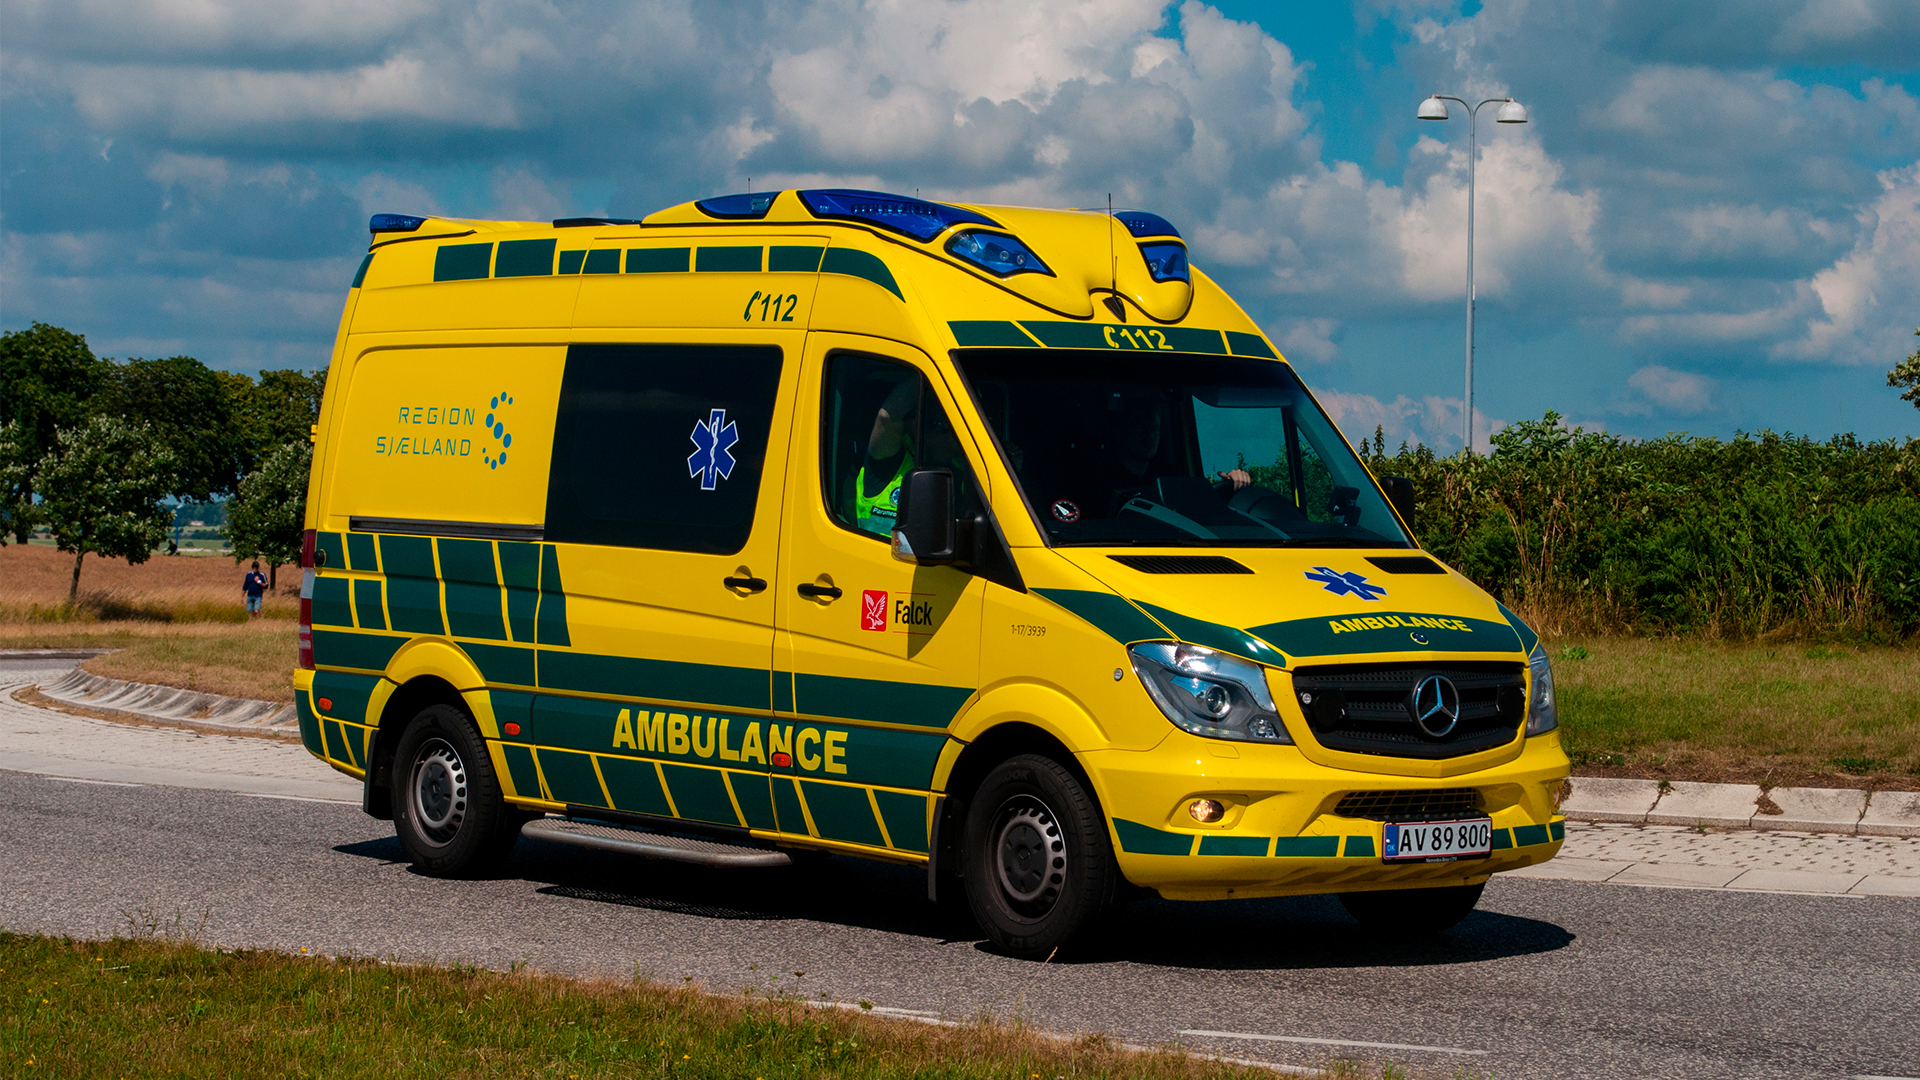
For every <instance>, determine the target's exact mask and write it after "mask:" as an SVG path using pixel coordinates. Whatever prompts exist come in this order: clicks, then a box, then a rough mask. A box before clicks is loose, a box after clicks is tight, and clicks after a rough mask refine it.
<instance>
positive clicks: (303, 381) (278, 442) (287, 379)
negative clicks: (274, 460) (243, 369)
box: [219, 368, 327, 476]
mask: <svg viewBox="0 0 1920 1080" xmlns="http://www.w3.org/2000/svg"><path fill="white" fill-rule="evenodd" d="M219 374H220V379H221V381H222V382H223V383H224V384H225V385H226V387H227V390H228V393H229V395H230V396H231V398H232V401H233V416H234V421H235V423H236V424H237V425H238V429H239V432H240V435H241V439H242V442H243V444H244V445H243V446H242V448H241V452H240V465H241V469H240V472H241V475H243V476H244V475H246V474H247V473H250V472H253V471H254V470H256V469H258V468H260V467H261V465H262V464H263V463H264V462H265V461H266V459H267V457H268V456H269V455H271V454H272V453H274V451H276V450H278V449H279V448H280V447H282V446H285V445H287V444H288V443H291V442H301V443H304V442H306V441H307V440H308V436H309V435H310V434H311V431H312V428H313V425H314V423H315V422H316V421H318V420H319V419H320V396H321V394H323V393H324V392H325V391H326V388H327V370H326V369H325V368H321V369H320V370H318V371H297V370H293V369H286V370H279V371H263V372H261V373H260V381H259V382H258V383H255V382H254V381H253V380H251V379H249V378H247V377H246V376H245V375H232V374H228V373H226V372H221V373H219Z"/></svg>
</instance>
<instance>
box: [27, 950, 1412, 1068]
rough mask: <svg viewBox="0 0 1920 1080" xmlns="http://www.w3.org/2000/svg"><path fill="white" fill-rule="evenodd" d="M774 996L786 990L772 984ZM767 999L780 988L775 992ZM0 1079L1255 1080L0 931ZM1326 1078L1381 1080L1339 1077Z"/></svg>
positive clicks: (313, 961) (517, 987) (746, 998)
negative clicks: (1108, 1079) (709, 1079)
mask: <svg viewBox="0 0 1920 1080" xmlns="http://www.w3.org/2000/svg"><path fill="white" fill-rule="evenodd" d="M789 981H791V980H789ZM783 985H784V984H783ZM0 1074H4V1075H7V1076H18V1077H44V1078H49V1080H51V1078H55V1077H60V1078H67V1077H74V1078H86V1080H97V1078H110V1077H210V1078H211V1077H218V1078H223V1080H224V1078H227V1077H274V1078H276V1080H277V1078H282V1077H286V1078H292V1077H312V1076H326V1077H330V1078H331V1077H341V1078H354V1077H367V1078H369V1080H373V1078H377V1080H408V1078H415V1077H418V1078H423V1080H424V1078H429V1077H431V1078H434V1080H440V1078H447V1077H476V1078H478V1077H503V1078H504V1077H541V1078H557V1080H583V1078H588V1077H593V1078H600V1077H612V1078H625V1077H641V1076H645V1077H676V1078H680V1077H684V1078H705V1077H712V1078H715V1080H720V1078H725V1080H736V1078H763V1080H784V1078H801V1077H828V1076H831V1077H856V1078H866V1077H873V1078H880V1077H909V1076H911V1077H943V1078H952V1080H970V1078H975V1077H978V1078H981V1080H986V1078H994V1080H1004V1078H1015V1080H1035V1078H1053V1077H1062V1078H1083V1077H1120V1076H1127V1077H1147V1078H1167V1080H1176V1078H1178V1080H1187V1078H1214V1077H1222V1078H1224V1077H1256V1076H1257V1077H1261V1078H1263V1080H1264V1078H1267V1077H1271V1076H1272V1075H1273V1074H1272V1073H1269V1072H1267V1071H1266V1070H1264V1069H1249V1068H1246V1067H1244V1066H1235V1065H1229V1064H1225V1063H1221V1062H1213V1061H1208V1060H1205V1059H1203V1058H1196V1057H1191V1056H1188V1055H1186V1054H1184V1053H1181V1052H1179V1051H1177V1050H1171V1049H1169V1050H1164V1051H1158V1052H1148V1053H1143V1052H1137V1051H1129V1050H1125V1049H1122V1048H1120V1047H1117V1046H1115V1045H1114V1044H1112V1043H1111V1042H1109V1041H1107V1040H1106V1039H1103V1038H1099V1037H1087V1038H1081V1039H1077V1040H1070V1041H1068V1040H1058V1039H1051V1038H1047V1037H1044V1036H1041V1035H1039V1034H1036V1033H1034V1032H1032V1031H1028V1030H1025V1029H1023V1028H1021V1027H1018V1026H1007V1025H1003V1024H993V1023H984V1022H982V1023H971V1024H967V1025H964V1026H958V1027H935V1026H931V1025H925V1024H917V1023H911V1022H905V1021H895V1020H883V1019H879V1018H875V1017H871V1016H865V1015H861V1014H859V1013H857V1012H853V1011H850V1010H842V1009H835V1008H817V1007H808V1006H807V1005H805V1004H804V1003H802V1002H799V1001H796V1000H793V999H792V998H790V997H782V996H780V995H778V994H773V993H768V992H755V993H749V994H742V995H737V996H724V997H723V996H715V995H709V994H702V993H699V992H696V991H693V990H691V989H686V988H682V987H663V986H658V985H654V984H649V983H642V982H633V983H618V982H611V981H577V980H570V979H564V978H558V977H554V976H546V975H538V974H533V973H530V972H525V971H520V972H514V973H511V974H501V973H497V972H489V971H481V970H476V969H473V968H440V967H418V966H400V965H386V964H382V963H379V962H375V961H369V960H335V959H327V958H320V957H301V956H289V955H284V954H279V953H268V952H232V951H226V950H220V949H204V948H200V947H197V946H195V945H193V944H191V943H190V942H187V941H182V940H159V939H146V940H134V939H125V938H120V939H114V940H111V941H105V942H92V943H88V942H76V941H70V940H66V939H58V938H47V937H29V936H22V935H16V934H7V933H0ZM1332 1075H1334V1076H1340V1077H1352V1078H1356V1080H1357V1078H1359V1077H1362V1076H1375V1075H1391V1076H1395V1077H1404V1076H1406V1073H1404V1072H1402V1071H1400V1070H1397V1069H1390V1070H1389V1071H1388V1072H1387V1073H1385V1074H1376V1073H1372V1072H1362V1071H1357V1070H1355V1069H1352V1068H1350V1067H1344V1068H1341V1069H1337V1070H1336V1071H1335V1072H1334V1073H1333V1074H1332Z"/></svg>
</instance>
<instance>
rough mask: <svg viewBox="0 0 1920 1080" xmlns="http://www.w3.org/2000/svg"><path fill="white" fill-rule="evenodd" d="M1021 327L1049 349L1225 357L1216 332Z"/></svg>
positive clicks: (1050, 324)
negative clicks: (1185, 353) (1112, 350)
mask: <svg viewBox="0 0 1920 1080" xmlns="http://www.w3.org/2000/svg"><path fill="white" fill-rule="evenodd" d="M1020 326H1021V327H1022V328H1023V329H1025V330H1026V331H1027V333H1029V334H1032V335H1033V336H1034V337H1036V338H1039V339H1040V343H1041V344H1043V345H1045V346H1047V347H1048V348H1050V349H1114V350H1121V351H1125V352H1142V351H1145V352H1189V353H1213V354H1216V355H1225V353H1226V351H1227V345H1226V340H1225V339H1224V338H1222V337H1221V336H1220V331H1218V330H1200V329H1196V328H1194V327H1189V326H1118V325H1115V324H1113V323H1092V322H1060V321H1051V320H1041V319H1023V320H1021V322H1020Z"/></svg>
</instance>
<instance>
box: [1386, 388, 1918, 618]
mask: <svg viewBox="0 0 1920 1080" xmlns="http://www.w3.org/2000/svg"><path fill="white" fill-rule="evenodd" d="M1493 444H1494V450H1493V453H1491V454H1489V455H1486V456H1484V457H1482V456H1472V457H1469V456H1464V455H1456V456H1454V457H1451V458H1438V457H1435V456H1434V454H1433V453H1432V451H1431V450H1428V449H1427V448H1425V447H1417V448H1414V449H1412V450H1409V449H1407V448H1406V447H1405V446H1402V447H1401V448H1400V450H1399V451H1398V452H1397V453H1395V454H1393V455H1388V454H1386V453H1385V446H1384V443H1383V442H1381V441H1378V439H1377V437H1376V441H1375V443H1374V444H1373V445H1371V446H1369V447H1365V450H1366V451H1367V454H1366V456H1367V459H1368V464H1369V465H1370V466H1371V467H1372V468H1373V470H1374V472H1375V473H1376V474H1393V475H1400V476H1405V477H1407V478H1409V479H1410V480H1412V481H1413V484H1414V489H1415V492H1416V494H1417V499H1418V504H1419V520H1418V521H1417V522H1416V531H1417V533H1418V535H1419V538H1420V541H1421V543H1422V546H1424V547H1425V548H1426V549H1427V550H1429V551H1431V552H1433V553H1434V554H1435V555H1437V556H1439V557H1440V558H1442V559H1444V560H1445V561H1447V562H1448V563H1450V564H1452V565H1453V566H1455V567H1456V568H1458V569H1459V570H1460V571H1461V572H1462V573H1464V574H1466V575H1467V576H1468V577H1471V578H1472V579H1473V580H1474V581H1476V582H1478V583H1479V584H1480V585H1481V586H1483V587H1484V588H1486V589H1487V590H1488V591H1489V592H1492V593H1493V594H1494V595H1495V596H1498V597H1500V598H1501V599H1502V600H1503V601H1504V602H1506V603H1507V605H1508V606H1510V607H1513V608H1515V609H1516V610H1518V611H1520V612H1521V614H1522V615H1523V616H1525V617H1527V618H1529V619H1530V620H1532V621H1534V622H1535V623H1536V625H1538V626H1539V627H1540V628H1542V629H1545V630H1548V631H1552V632H1556V633H1579V632H1619V631H1636V632H1667V633H1691V634H1702V635H1706V636H1711V637H1729V638H1754V637H1759V636H1762V635H1774V634H1793V635H1799V636H1816V637H1817V636H1825V635H1843V636H1851V637H1865V638H1875V639H1894V638H1903V637H1907V636H1911V635H1913V634H1915V633H1920V439H1909V440H1907V441H1906V442H1905V444H1904V445H1903V444H1900V443H1897V442H1895V441H1894V440H1888V441H1885V442H1877V443H1869V442H1862V441H1860V440H1858V439H1856V438H1854V437H1853V436H1852V435H1839V436H1835V437H1834V438H1832V439H1829V440H1827V441H1826V442H1815V441H1814V440H1812V439H1808V438H1804V437H1794V436H1791V435H1778V434H1775V433H1773V432H1770V431H1764V432H1761V433H1759V434H1758V435H1749V434H1746V433H1741V434H1738V435H1736V437H1735V438H1733V439H1732V440H1730V441H1725V442H1723V441H1721V440H1719V439H1712V438H1693V437H1689V436H1686V435H1671V436H1668V437H1667V438H1664V439H1654V440H1648V441H1645V442H1634V441H1631V440H1628V439H1626V438H1623V437H1620V436H1614V435H1607V434H1604V433H1598V432H1589V431H1585V430H1584V429H1580V428H1573V429H1568V428H1567V427H1565V426H1563V425H1562V424H1561V422H1560V417H1559V415H1558V414H1556V413H1552V412H1549V413H1547V414H1546V416H1545V417H1543V418H1542V419H1540V420H1531V421H1526V422H1523V423H1519V424H1514V425H1512V426H1511V427H1508V428H1506V429H1504V430H1502V431H1501V432H1499V433H1498V434H1496V435H1495V436H1494V437H1493Z"/></svg>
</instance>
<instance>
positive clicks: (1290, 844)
mask: <svg viewBox="0 0 1920 1080" xmlns="http://www.w3.org/2000/svg"><path fill="white" fill-rule="evenodd" d="M1113 831H1114V834H1115V835H1116V836H1117V837H1119V840H1120V850H1122V851H1124V852H1126V853H1127V854H1129V855H1183V856H1184V855H1230V856H1244V857H1250V858H1275V859H1372V858H1377V857H1378V856H1379V854H1380V852H1379V838H1378V834H1377V833H1352V834H1347V835H1343V836H1234V835H1231V834H1226V833H1190V832H1172V831H1169V830H1167V829H1156V828H1154V827H1153V826H1151V825H1142V824H1140V823H1139V822H1137V821H1128V820H1127V819H1125V818H1114V819H1113ZM1565 836H1566V823H1565V822H1564V821H1554V822H1551V823H1549V824H1546V825H1517V826H1514V827H1512V828H1502V829H1495V830H1493V850H1495V851H1506V850H1510V849H1512V848H1516V847H1532V846H1534V845H1537V844H1549V843H1557V842H1558V841H1560V840H1561V839H1564V838H1565Z"/></svg>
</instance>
